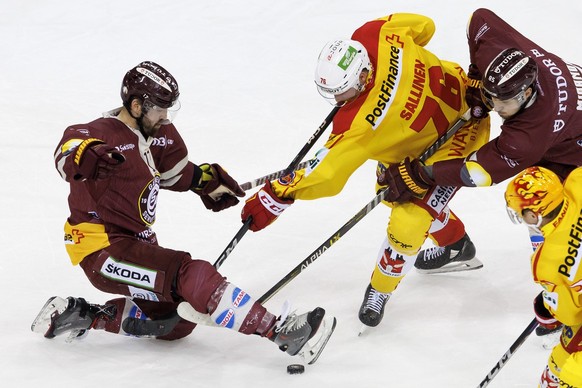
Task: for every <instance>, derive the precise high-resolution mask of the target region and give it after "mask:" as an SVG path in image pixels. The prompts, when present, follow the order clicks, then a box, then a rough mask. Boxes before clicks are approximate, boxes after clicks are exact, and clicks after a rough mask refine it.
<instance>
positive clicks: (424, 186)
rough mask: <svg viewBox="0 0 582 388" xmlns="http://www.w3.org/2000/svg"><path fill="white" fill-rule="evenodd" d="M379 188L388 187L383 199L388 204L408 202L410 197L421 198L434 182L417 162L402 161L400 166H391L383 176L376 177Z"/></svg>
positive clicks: (416, 160) (415, 160)
mask: <svg viewBox="0 0 582 388" xmlns="http://www.w3.org/2000/svg"><path fill="white" fill-rule="evenodd" d="M378 184H379V185H380V186H388V189H387V190H386V194H385V195H384V199H385V200H386V201H388V202H408V201H410V200H411V199H412V197H422V196H423V195H424V194H425V193H426V192H427V191H428V189H429V188H430V187H431V186H434V185H435V182H434V180H433V179H432V178H431V177H430V176H429V174H428V173H427V172H426V171H425V169H424V165H423V164H422V163H421V162H420V161H419V160H418V159H414V160H410V158H408V157H407V158H406V159H404V160H403V161H402V162H400V164H391V165H390V166H388V168H387V169H386V171H385V172H384V174H381V175H380V176H378Z"/></svg>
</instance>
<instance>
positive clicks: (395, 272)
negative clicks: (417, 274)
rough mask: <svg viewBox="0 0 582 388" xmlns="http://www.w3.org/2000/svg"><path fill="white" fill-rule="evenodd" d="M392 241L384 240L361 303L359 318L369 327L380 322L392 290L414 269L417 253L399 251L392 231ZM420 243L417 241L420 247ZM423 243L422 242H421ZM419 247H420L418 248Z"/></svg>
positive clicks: (412, 244) (410, 245)
mask: <svg viewBox="0 0 582 388" xmlns="http://www.w3.org/2000/svg"><path fill="white" fill-rule="evenodd" d="M389 236H391V241H390V242H389V241H388V238H386V239H385V240H384V242H383V243H382V246H381V248H380V252H379V254H378V258H377V260H376V267H375V268H374V271H373V273H372V277H371V280H370V284H369V285H368V287H367V288H366V291H365V293H364V300H363V301H362V304H361V305H360V310H359V312H358V318H359V319H360V322H362V323H363V324H364V325H366V326H369V327H375V326H378V324H380V322H381V321H382V318H383V317H384V309H385V307H386V303H387V302H388V300H389V299H390V296H391V295H392V292H393V291H394V290H395V289H396V287H397V286H398V284H399V283H400V281H401V280H402V279H403V278H404V276H405V275H406V273H408V272H409V271H410V269H412V266H413V264H414V261H415V260H416V255H415V254H411V255H410V254H405V253H400V252H398V251H397V248H396V247H395V246H393V241H394V240H397V238H396V237H395V235H394V234H393V233H390V228H389ZM397 241H400V242H401V245H400V246H399V247H402V246H403V245H406V246H407V247H411V248H412V249H414V243H410V244H408V243H407V242H403V241H404V240H397ZM418 244H419V243H416V246H417V247H418V246H419V245H418ZM420 244H422V242H420ZM416 249H418V248H416Z"/></svg>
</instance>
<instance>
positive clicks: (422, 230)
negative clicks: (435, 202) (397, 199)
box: [387, 202, 433, 255]
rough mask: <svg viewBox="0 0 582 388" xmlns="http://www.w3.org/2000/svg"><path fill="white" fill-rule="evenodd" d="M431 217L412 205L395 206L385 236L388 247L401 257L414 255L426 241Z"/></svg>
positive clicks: (423, 210)
mask: <svg viewBox="0 0 582 388" xmlns="http://www.w3.org/2000/svg"><path fill="white" fill-rule="evenodd" d="M432 221H433V217H432V216H431V215H430V214H429V213H428V212H427V211H426V210H425V209H423V208H421V207H419V206H417V205H415V204H413V203H410V202H409V203H403V204H400V205H398V206H395V207H394V209H392V214H391V215H390V222H389V224H388V229H387V235H388V240H389V241H390V245H391V246H392V247H393V248H394V249H395V250H396V251H397V252H398V253H400V254H402V255H416V253H417V252H418V251H419V250H420V247H422V244H423V243H424V241H425V240H426V237H427V235H428V230H429V228H430V226H431V224H432Z"/></svg>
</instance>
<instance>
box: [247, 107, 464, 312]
mask: <svg viewBox="0 0 582 388" xmlns="http://www.w3.org/2000/svg"><path fill="white" fill-rule="evenodd" d="M470 119H471V112H470V110H468V111H466V112H465V113H464V114H463V116H461V118H459V119H458V120H457V121H456V122H455V123H454V124H453V125H452V126H451V127H450V128H449V129H448V130H447V131H446V132H445V133H444V134H443V135H442V136H441V137H439V138H438V139H437V140H436V141H435V142H434V143H433V144H432V145H431V146H430V147H428V148H427V149H426V151H424V152H423V154H422V155H421V156H420V157H419V159H420V160H421V161H422V162H425V161H426V160H427V159H428V158H430V157H431V156H433V155H434V154H435V152H436V151H437V150H438V149H439V148H440V147H441V146H442V145H443V144H444V143H446V142H447V140H449V139H450V138H451V137H452V136H453V135H454V134H455V133H457V131H458V130H459V129H461V128H462V127H463V126H464V125H465V124H466V123H467V122H468V121H469V120H470ZM386 190H387V189H384V190H382V191H380V192H379V193H378V194H376V196H375V197H374V199H372V201H370V202H368V204H366V206H364V207H363V208H362V209H361V210H360V211H359V212H358V213H356V215H355V216H353V217H352V218H351V219H350V220H349V221H348V222H346V223H345V224H344V225H342V227H341V228H339V229H338V230H337V231H336V232H335V233H334V234H333V235H331V236H330V237H329V238H328V239H327V241H325V242H324V243H323V244H321V245H320V246H319V247H317V249H316V250H315V251H313V252H311V254H309V256H307V257H306V258H305V259H304V260H303V261H302V262H301V263H299V264H298V265H297V266H296V267H295V268H293V269H292V270H291V272H289V273H288V274H287V275H285V277H284V278H283V279H281V280H280V281H279V282H278V283H277V284H275V285H274V286H273V287H271V289H270V290H269V291H267V292H266V293H265V294H264V295H263V296H261V297H260V298H259V299H258V300H257V301H258V302H259V303H261V304H262V303H265V302H266V301H268V300H269V299H271V297H273V295H275V294H276V293H277V292H279V291H280V290H281V289H282V288H283V287H285V286H286V285H287V284H288V283H289V282H290V281H291V280H293V279H295V278H296V277H297V276H298V275H299V274H300V273H301V272H303V271H304V270H305V269H306V268H307V267H309V266H310V265H311V264H312V263H313V262H314V261H315V260H317V258H318V257H319V256H321V255H322V254H323V253H324V252H325V251H326V250H327V249H328V248H330V247H331V246H332V245H333V244H335V243H336V242H337V241H338V240H339V239H340V238H342V237H343V235H345V234H346V233H347V232H348V231H349V230H350V229H352V228H353V227H354V226H355V225H356V224H357V223H358V222H360V221H361V220H362V218H364V217H365V216H366V215H367V214H368V213H370V211H372V209H374V208H375V207H376V206H378V204H379V203H380V202H382V200H383V199H384V194H385V193H386Z"/></svg>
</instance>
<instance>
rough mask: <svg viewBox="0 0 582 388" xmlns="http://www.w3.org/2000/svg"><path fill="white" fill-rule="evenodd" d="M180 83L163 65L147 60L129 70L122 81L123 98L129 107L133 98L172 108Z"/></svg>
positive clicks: (178, 92) (178, 94) (125, 104)
mask: <svg viewBox="0 0 582 388" xmlns="http://www.w3.org/2000/svg"><path fill="white" fill-rule="evenodd" d="M179 96H180V91H179V90H178V83H177V82H176V80H175V79H174V77H173V76H172V74H170V72H169V71H167V70H166V69H164V68H163V67H162V66H160V65H158V64H156V63H154V62H150V61H145V62H142V63H140V64H139V65H137V66H136V67H134V68H133V69H131V70H129V71H128V72H127V73H126V74H125V77H123V82H122V83H121V100H122V101H123V105H124V106H125V107H126V108H127V109H129V104H130V103H131V100H132V99H133V98H136V97H137V98H139V99H140V100H141V101H142V103H146V102H150V103H151V104H153V105H156V106H158V107H160V108H164V109H166V108H170V107H171V106H172V105H174V103H175V102H176V101H177V100H178V97H179Z"/></svg>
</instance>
